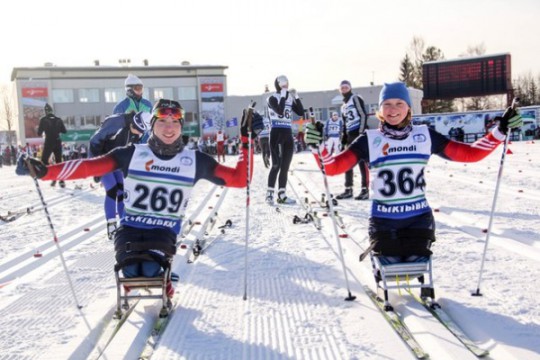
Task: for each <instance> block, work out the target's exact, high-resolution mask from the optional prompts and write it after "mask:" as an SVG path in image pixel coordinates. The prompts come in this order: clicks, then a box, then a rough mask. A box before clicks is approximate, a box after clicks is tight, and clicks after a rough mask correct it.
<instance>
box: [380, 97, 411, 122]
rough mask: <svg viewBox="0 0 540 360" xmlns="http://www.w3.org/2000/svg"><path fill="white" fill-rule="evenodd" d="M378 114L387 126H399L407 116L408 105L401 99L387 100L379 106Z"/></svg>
mask: <svg viewBox="0 0 540 360" xmlns="http://www.w3.org/2000/svg"><path fill="white" fill-rule="evenodd" d="M380 114H381V115H382V117H383V118H384V121H385V122H386V123H387V124H388V125H392V126H396V125H399V124H400V123H401V122H402V121H403V120H405V118H406V117H407V115H408V114H409V105H407V103H406V102H405V101H403V100H401V99H387V100H384V101H383V102H382V104H381V109H380Z"/></svg>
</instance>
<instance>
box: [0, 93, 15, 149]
mask: <svg viewBox="0 0 540 360" xmlns="http://www.w3.org/2000/svg"><path fill="white" fill-rule="evenodd" d="M0 96H1V102H2V107H3V109H2V110H3V112H2V113H3V114H2V115H3V116H2V119H3V122H4V124H5V125H6V129H7V131H8V133H7V137H6V140H7V143H8V144H13V143H14V142H15V139H12V138H11V137H12V136H11V135H12V131H13V130H15V129H14V127H15V107H14V105H13V97H12V94H11V91H10V89H9V86H8V85H2V86H1V87H0Z"/></svg>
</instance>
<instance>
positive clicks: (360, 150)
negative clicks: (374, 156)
mask: <svg viewBox="0 0 540 360" xmlns="http://www.w3.org/2000/svg"><path fill="white" fill-rule="evenodd" d="M348 149H349V150H351V151H352V152H353V153H354V154H355V155H356V157H357V158H358V160H364V161H366V162H368V163H369V144H368V138H367V135H366V133H363V134H360V135H359V136H358V137H357V138H356V139H355V140H354V141H353V142H352V144H351V145H349V147H348Z"/></svg>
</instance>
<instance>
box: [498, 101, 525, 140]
mask: <svg viewBox="0 0 540 360" xmlns="http://www.w3.org/2000/svg"><path fill="white" fill-rule="evenodd" d="M498 120H499V130H500V131H501V132H502V133H503V134H508V129H513V128H517V127H520V126H522V125H523V118H522V117H521V114H520V113H519V111H518V110H515V109H514V108H512V107H508V108H507V109H506V110H505V112H504V114H503V115H502V117H500V118H499V119H498Z"/></svg>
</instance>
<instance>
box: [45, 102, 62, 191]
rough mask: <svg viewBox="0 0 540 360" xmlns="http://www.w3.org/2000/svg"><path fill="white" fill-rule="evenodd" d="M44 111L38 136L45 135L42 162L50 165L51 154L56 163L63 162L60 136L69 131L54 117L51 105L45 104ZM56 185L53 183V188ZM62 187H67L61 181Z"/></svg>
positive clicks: (60, 120)
mask: <svg viewBox="0 0 540 360" xmlns="http://www.w3.org/2000/svg"><path fill="white" fill-rule="evenodd" d="M44 110H45V116H44V117H42V118H41V119H39V127H38V135H39V136H42V135H43V134H45V143H44V144H43V153H42V156H41V161H43V163H44V164H45V165H49V158H50V157H51V154H54V162H55V163H59V162H62V139H60V134H65V133H67V130H66V126H65V125H64V122H63V121H62V119H60V118H59V117H57V116H56V115H54V113H53V108H52V107H51V105H49V104H45V107H44ZM55 185H56V181H53V182H51V186H55ZM60 186H61V187H65V186H66V185H65V183H64V181H60Z"/></svg>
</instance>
